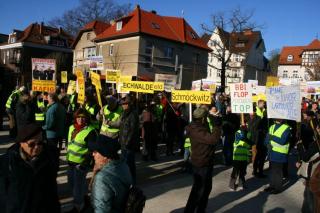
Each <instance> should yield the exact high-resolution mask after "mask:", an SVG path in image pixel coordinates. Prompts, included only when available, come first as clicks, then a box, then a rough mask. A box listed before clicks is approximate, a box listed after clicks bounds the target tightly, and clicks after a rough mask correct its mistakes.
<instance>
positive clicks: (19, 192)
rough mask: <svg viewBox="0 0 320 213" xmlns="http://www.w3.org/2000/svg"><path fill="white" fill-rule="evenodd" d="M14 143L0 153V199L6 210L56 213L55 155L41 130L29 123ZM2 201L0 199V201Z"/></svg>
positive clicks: (11, 211)
mask: <svg viewBox="0 0 320 213" xmlns="http://www.w3.org/2000/svg"><path fill="white" fill-rule="evenodd" d="M16 142H17V143H15V144H14V145H12V146H11V147H10V148H9V149H8V150H7V152H6V154H5V155H2V156H1V160H0V185H1V188H3V189H5V190H4V191H3V190H1V191H0V194H3V195H0V198H2V197H4V198H5V200H6V201H5V203H6V206H5V207H4V206H1V207H0V208H1V212H6V213H16V212H19V213H28V212H32V213H44V212H46V213H59V212H60V204H59V199H58V195H57V181H56V178H57V169H58V166H57V165H56V164H55V161H54V156H52V153H51V152H49V151H48V149H47V146H46V144H44V143H43V140H42V129H41V127H40V126H37V125H36V124H28V125H26V126H23V128H21V129H19V130H18V135H17V138H16ZM0 203H2V202H0Z"/></svg>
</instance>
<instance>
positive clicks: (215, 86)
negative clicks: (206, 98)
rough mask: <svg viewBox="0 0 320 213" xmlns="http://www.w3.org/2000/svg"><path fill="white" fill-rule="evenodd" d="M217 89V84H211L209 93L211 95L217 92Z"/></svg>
mask: <svg viewBox="0 0 320 213" xmlns="http://www.w3.org/2000/svg"><path fill="white" fill-rule="evenodd" d="M216 88H217V85H215V84H210V85H209V91H210V92H211V93H215V92H216Z"/></svg>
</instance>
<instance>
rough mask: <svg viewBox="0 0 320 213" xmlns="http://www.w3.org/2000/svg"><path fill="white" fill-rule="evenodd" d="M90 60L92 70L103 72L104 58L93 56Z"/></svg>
mask: <svg viewBox="0 0 320 213" xmlns="http://www.w3.org/2000/svg"><path fill="white" fill-rule="evenodd" d="M89 60H90V64H89V68H90V70H103V57H102V56H91V57H90V58H89Z"/></svg>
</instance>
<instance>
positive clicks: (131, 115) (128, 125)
mask: <svg viewBox="0 0 320 213" xmlns="http://www.w3.org/2000/svg"><path fill="white" fill-rule="evenodd" d="M119 141H120V144H121V149H128V150H132V151H134V150H136V149H137V146H138V145H139V116H138V113H137V112H136V110H135V109H133V108H129V109H128V110H126V111H124V112H123V113H122V116H121V119H120V131H119Z"/></svg>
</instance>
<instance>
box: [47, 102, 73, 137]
mask: <svg viewBox="0 0 320 213" xmlns="http://www.w3.org/2000/svg"><path fill="white" fill-rule="evenodd" d="M66 113H67V112H66V109H65V108H64V107H63V106H62V105H61V104H60V103H53V104H52V105H50V106H49V107H48V110H47V112H46V118H45V125H44V126H43V127H42V128H43V129H44V130H45V131H46V136H47V138H60V137H64V136H65V133H66V131H68V128H67V126H66Z"/></svg>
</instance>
